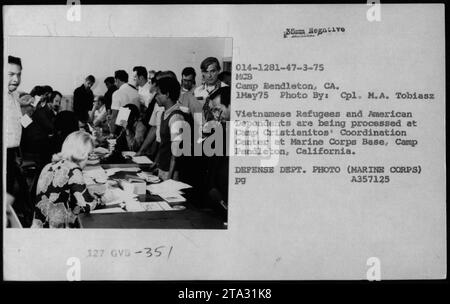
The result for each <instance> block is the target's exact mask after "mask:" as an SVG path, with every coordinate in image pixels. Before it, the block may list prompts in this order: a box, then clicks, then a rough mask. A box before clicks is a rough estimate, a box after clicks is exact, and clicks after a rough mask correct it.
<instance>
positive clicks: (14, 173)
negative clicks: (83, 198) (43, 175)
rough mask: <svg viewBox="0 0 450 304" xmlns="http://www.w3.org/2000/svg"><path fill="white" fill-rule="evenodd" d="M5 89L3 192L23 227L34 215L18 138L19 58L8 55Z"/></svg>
mask: <svg viewBox="0 0 450 304" xmlns="http://www.w3.org/2000/svg"><path fill="white" fill-rule="evenodd" d="M7 69H8V91H7V97H6V98H5V99H4V102H5V103H6V105H5V110H6V113H5V116H6V124H5V125H6V132H5V140H4V143H5V144H6V192H8V193H10V194H11V195H12V196H14V197H15V199H16V201H15V203H14V205H13V207H14V209H15V210H16V212H17V213H18V216H19V217H20V220H21V222H22V225H23V226H26V227H29V225H30V224H31V220H32V217H33V213H32V210H33V209H32V208H30V205H29V197H28V195H27V191H26V189H28V185H27V183H26V180H25V178H24V175H23V172H22V169H21V168H20V164H19V163H20V158H19V157H20V148H19V147H20V140H21V137H22V123H21V119H22V112H21V109H20V104H19V101H18V99H19V93H18V92H17V88H18V87H19V85H20V81H21V77H22V60H21V59H20V58H18V57H14V56H8V68H7Z"/></svg>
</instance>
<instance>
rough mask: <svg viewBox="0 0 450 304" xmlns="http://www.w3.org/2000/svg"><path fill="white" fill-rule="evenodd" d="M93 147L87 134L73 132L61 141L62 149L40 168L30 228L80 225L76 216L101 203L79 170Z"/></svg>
mask: <svg viewBox="0 0 450 304" xmlns="http://www.w3.org/2000/svg"><path fill="white" fill-rule="evenodd" d="M93 148H94V143H93V141H92V138H91V136H90V135H89V134H88V133H86V132H84V131H76V132H73V133H71V134H70V135H69V136H68V137H67V138H66V140H65V141H64V143H63V146H62V149H61V152H60V153H58V154H55V155H54V156H53V160H52V162H51V163H49V164H48V165H46V166H45V167H44V168H43V169H42V172H41V174H40V176H39V180H38V183H37V189H36V194H37V196H36V202H37V203H36V206H35V213H34V218H33V224H32V226H31V227H32V228H79V221H78V215H79V214H80V213H88V212H89V211H90V210H93V209H95V208H96V207H97V206H98V205H99V204H101V202H102V201H101V199H100V198H98V197H95V196H93V195H92V194H91V193H90V192H89V191H88V189H87V186H86V183H85V182H84V179H83V173H82V169H83V168H84V167H85V166H86V163H87V160H88V155H89V153H90V152H91V151H92V150H93ZM106 196H107V195H106V194H105V195H104V196H103V197H102V198H105V197H106Z"/></svg>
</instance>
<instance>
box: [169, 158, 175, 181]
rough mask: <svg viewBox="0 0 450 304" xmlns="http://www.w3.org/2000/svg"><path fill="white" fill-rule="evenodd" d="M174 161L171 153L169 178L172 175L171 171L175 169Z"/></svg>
mask: <svg viewBox="0 0 450 304" xmlns="http://www.w3.org/2000/svg"><path fill="white" fill-rule="evenodd" d="M175 163H176V159H175V156H173V155H172V157H171V158H170V167H169V179H171V178H172V177H173V172H174V171H175Z"/></svg>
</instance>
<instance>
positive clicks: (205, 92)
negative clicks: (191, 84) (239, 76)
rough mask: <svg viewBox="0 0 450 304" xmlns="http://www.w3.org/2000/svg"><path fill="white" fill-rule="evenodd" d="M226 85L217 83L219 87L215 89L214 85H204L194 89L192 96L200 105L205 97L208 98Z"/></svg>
mask: <svg viewBox="0 0 450 304" xmlns="http://www.w3.org/2000/svg"><path fill="white" fill-rule="evenodd" d="M227 86H228V85H227V84H226V83H224V82H219V86H218V87H216V86H215V85H213V86H209V85H206V84H202V85H200V86H198V87H196V88H195V90H194V96H195V97H196V98H197V100H199V101H200V102H201V103H202V105H203V104H204V103H205V99H206V97H208V96H209V94H211V93H212V92H213V91H214V90H216V89H218V88H221V87H227Z"/></svg>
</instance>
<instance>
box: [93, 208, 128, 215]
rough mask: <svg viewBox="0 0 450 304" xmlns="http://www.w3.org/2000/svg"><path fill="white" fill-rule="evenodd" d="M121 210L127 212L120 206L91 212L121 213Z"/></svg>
mask: <svg viewBox="0 0 450 304" xmlns="http://www.w3.org/2000/svg"><path fill="white" fill-rule="evenodd" d="M121 212H125V210H123V209H122V208H120V207H114V208H106V209H98V210H93V211H91V213H94V214H95V213H121Z"/></svg>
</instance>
